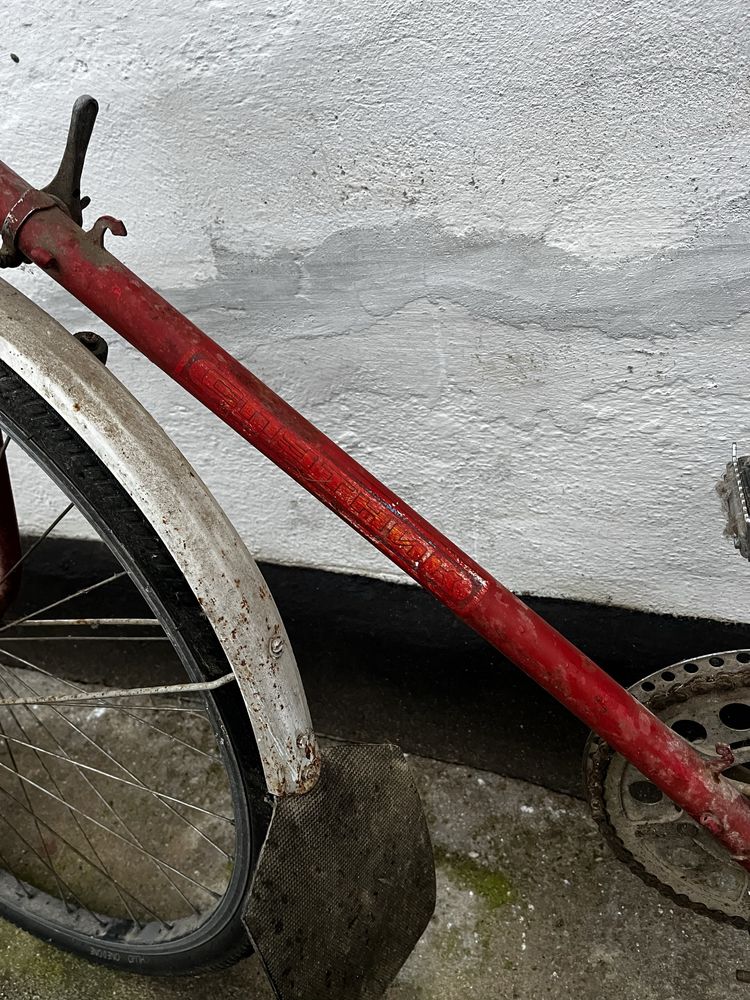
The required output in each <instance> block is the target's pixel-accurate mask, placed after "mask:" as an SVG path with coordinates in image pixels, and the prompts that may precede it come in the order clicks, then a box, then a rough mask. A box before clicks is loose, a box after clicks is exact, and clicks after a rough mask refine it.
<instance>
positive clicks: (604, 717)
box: [0, 164, 750, 869]
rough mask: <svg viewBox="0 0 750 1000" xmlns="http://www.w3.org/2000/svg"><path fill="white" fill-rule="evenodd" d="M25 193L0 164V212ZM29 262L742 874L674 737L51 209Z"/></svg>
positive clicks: (731, 818) (700, 765)
mask: <svg viewBox="0 0 750 1000" xmlns="http://www.w3.org/2000/svg"><path fill="white" fill-rule="evenodd" d="M26 190H27V185H26V184H25V182H24V181H23V180H21V178H19V177H18V176H17V175H16V174H14V173H13V172H12V171H11V170H9V168H7V167H5V166H4V165H3V164H0V217H4V216H5V215H6V213H7V212H8V211H9V210H10V209H11V207H12V206H13V205H14V204H15V203H16V202H17V201H18V199H19V198H20V196H21V195H22V194H23V193H24V192H25V191H26ZM19 246H20V248H21V250H22V251H23V252H24V253H25V254H26V256H27V257H29V258H30V259H31V260H34V261H36V262H37V263H38V264H39V265H40V266H42V267H43V268H44V269H45V270H46V271H47V273H48V274H49V275H50V276H51V277H52V278H54V279H55V281H57V282H59V283H60V284H61V285H62V286H63V287H65V288H67V289H68V291H69V292H71V293H72V294H73V295H74V296H75V297H76V298H77V299H79V300H80V301H81V302H83V303H84V304H85V305H87V306H88V307H89V308H90V309H91V310H93V312H95V313H96V314H97V315H98V316H100V317H101V319H103V320H104V321H105V322H106V323H108V324H109V325H110V326H111V327H112V328H113V329H115V330H117V331H118V333H120V334H121V335H122V336H123V337H124V338H125V339H126V340H128V341H129V342H130V343H131V344H132V345H133V346H134V347H136V348H137V349H138V350H139V351H141V352H142V353H143V354H145V355H146V357H148V358H149V359H150V360H151V361H153V362H154V364H156V365H158V366H159V367H160V368H161V369H163V371H165V372H166V373H167V374H168V375H170V376H171V377H172V378H174V379H175V380H176V381H177V382H178V383H180V384H181V385H182V386H184V387H185V388H186V389H187V390H188V392H190V393H191V394H192V395H194V396H195V397H196V398H197V399H199V400H200V401H201V402H203V403H204V404H205V405H206V406H207V407H208V408H209V409H211V410H212V411H213V412H214V413H216V414H217V415H218V416H219V417H221V419H222V420H224V421H225V422H226V423H227V424H228V425H229V426H230V427H233V428H234V429H235V430H236V431H237V432H238V433H239V434H241V435H242V437H244V438H246V440H248V441H249V442H250V443H251V444H253V445H255V447H256V448H258V449H260V451H262V452H263V453H264V454H265V455H267V456H268V457H269V458H270V459H271V460H272V461H274V462H275V463H276V464H277V465H278V466H279V467H280V468H282V469H283V470H284V471H285V472H287V473H288V474H289V475H290V476H292V478H293V479H295V480H296V481H297V482H298V483H300V484H301V485H302V486H304V487H305V489H307V490H308V491H309V492H310V493H312V494H313V495H314V496H316V497H317V498H318V499H319V500H321V501H322V502H323V503H324V504H326V505H327V506H328V507H329V508H330V509H331V510H333V511H335V513H336V514H338V515H339V517H341V518H343V519H344V520H345V521H346V522H347V523H349V524H350V525H351V526H352V527H354V528H355V529H356V530H357V531H359V532H360V534H362V535H363V536H364V537H365V538H367V539H368V540H369V541H370V542H371V543H372V544H373V545H375V546H376V547H377V548H378V549H380V551H381V552H384V553H385V554H386V555H388V556H389V557H390V558H391V559H392V560H393V562H395V563H396V564H397V565H398V566H400V567H401V568H402V569H404V570H405V571H406V572H407V573H409V574H410V575H411V576H412V577H413V578H414V579H415V580H417V581H418V582H419V583H420V584H421V585H422V586H423V587H425V588H426V589H427V590H429V591H430V592H431V593H433V594H434V595H435V596H436V597H437V598H438V599H439V600H441V601H442V602H443V603H444V604H445V605H446V606H447V607H449V608H450V609H451V610H452V611H453V612H454V613H455V614H456V615H458V617H459V618H461V619H463V620H464V621H465V622H467V623H468V624H469V625H471V626H472V627H473V628H474V629H475V630H476V631H477V632H478V633H479V634H480V635H482V636H484V637H485V638H486V639H487V640H488V641H489V642H491V643H492V644H493V645H494V646H496V647H497V648H498V649H499V650H500V651H501V652H503V653H504V654H505V655H506V656H507V657H508V658H509V659H511V660H513V661H514V662H515V663H517V664H518V666H520V667H521V668H522V669H523V670H525V671H526V673H527V674H529V675H530V676H531V677H533V678H534V680H536V681H537V682H538V683H539V684H540V685H541V686H542V687H544V688H545V689H546V690H547V691H549V692H550V693H551V694H552V695H554V697H555V698H557V699H558V701H560V702H562V704H563V705H565V706H566V707H567V708H568V709H570V711H571V712H573V713H574V714H575V715H577V716H578V718H580V719H581V720H582V721H583V722H585V723H586V725H588V726H590V727H591V728H592V729H593V730H595V731H596V732H597V733H599V735H600V736H601V737H603V738H604V739H605V740H607V742H608V743H610V744H611V745H612V746H613V747H615V748H616V749H617V750H618V751H620V753H622V754H623V755H624V756H625V757H627V758H628V760H630V761H631V762H632V763H633V764H634V765H635V766H636V767H637V768H638V769H639V770H640V771H641V772H642V773H643V774H644V775H645V776H646V777H648V778H650V779H651V780H652V781H653V782H654V783H655V784H656V785H658V786H659V787H660V788H661V789H662V790H663V791H664V792H665V794H666V795H668V796H669V797H670V798H671V799H672V800H673V801H674V802H676V803H677V804H678V805H680V806H681V807H682V808H683V809H685V811H686V812H687V813H689V814H690V815H691V816H693V817H694V818H695V819H697V820H698V821H699V822H701V823H703V825H704V826H706V827H707V829H709V830H710V832H712V833H713V834H714V836H716V838H717V839H718V840H719V841H721V842H722V843H723V844H724V845H725V847H727V848H728V850H729V851H730V852H731V853H732V855H733V856H734V857H735V858H736V859H737V860H738V861H739V863H740V864H742V865H744V866H745V867H746V868H748V869H750V804H748V802H747V801H746V800H745V798H744V797H743V796H742V795H741V794H740V793H739V792H738V791H737V790H736V789H735V788H734V787H733V786H732V785H731V784H729V783H728V782H727V781H725V780H724V779H723V778H721V777H720V776H719V775H717V774H716V772H715V771H714V770H712V769H711V768H710V767H709V766H708V763H707V762H706V761H705V760H704V759H703V758H702V757H701V756H700V755H699V754H698V753H697V752H696V751H695V750H694V749H693V748H692V747H691V746H690V745H689V744H688V743H687V742H685V741H684V740H683V739H682V738H681V737H679V736H678V735H677V734H676V733H674V732H673V731H672V730H671V729H669V728H668V727H667V726H665V725H664V724H663V723H661V722H660V721H659V720H658V719H656V718H655V716H653V715H652V714H651V713H650V712H649V711H648V710H647V709H645V708H644V707H643V706H642V705H641V704H639V702H638V701H636V699H634V698H633V697H632V696H631V695H630V694H629V693H628V692H627V691H625V690H624V689H623V688H622V687H620V685H619V684H617V683H616V682H615V681H614V680H612V678H611V677H610V676H609V675H608V674H606V673H605V672H604V671H603V670H601V669H600V668H599V667H597V666H596V664H595V663H594V662H593V661H592V660H590V659H589V658H588V657H587V656H585V655H584V654H583V653H582V652H581V651H580V650H578V649H576V647H575V646H573V645H572V643H570V642H568V640H567V639H565V638H564V637H563V636H562V635H560V634H559V633H558V632H557V631H556V630H555V629H553V628H552V626H550V625H549V624H547V623H546V622H545V621H544V620H543V619H542V618H540V617H539V616H538V615H537V614H535V613H534V612H533V611H531V610H530V609H529V608H528V607H527V606H526V605H525V604H524V603H523V602H522V601H521V600H519V599H518V598H517V597H515V596H514V595H513V594H512V593H511V592H510V591H508V590H506V588H504V587H503V586H502V585H501V584H500V583H498V582H497V580H495V579H494V578H493V577H492V576H491V575H490V574H489V573H488V572H487V571H486V570H484V569H482V567H481V566H479V565H478V564H477V563H476V562H474V560H472V559H471V558H469V556H467V555H466V554H465V553H463V552H462V551H461V550H460V549H459V548H458V547H457V546H456V545H454V544H453V543H452V542H451V541H450V540H449V539H448V538H446V537H445V536H444V535H442V534H441V533H440V532H439V531H437V530H436V529H435V528H434V527H433V526H432V525H430V524H429V523H428V522H427V521H425V520H424V519H423V518H422V517H420V516H419V514H417V513H416V511H414V510H412V508H411V507H409V506H408V505H407V504H405V503H404V502H403V500H401V499H400V498H399V497H397V496H396V495H395V494H394V493H392V492H391V491H390V490H389V489H387V487H385V486H384V485H383V484H382V483H380V482H378V480H377V479H375V477H374V476H372V475H371V474H370V473H369V472H368V471H367V470H366V469H365V468H363V467H362V466H361V465H359V464H358V463H357V462H355V461H354V460H353V459H352V458H351V457H350V456H348V455H347V454H346V453H345V452H344V451H342V450H341V449H340V448H339V447H338V446H337V445H336V444H334V443H333V441H331V440H330V439H329V438H327V437H326V436H325V435H324V434H322V433H321V432H320V431H319V430H317V428H315V427H314V426H313V425H312V424H311V423H310V422H309V421H307V420H306V419H305V418H304V417H302V416H301V415H300V414H299V413H297V412H296V411H295V410H294V409H293V408H292V407H290V406H289V405H288V404H287V403H286V402H284V400H283V399H281V397H279V396H278V395H277V394H276V393H274V392H273V391H272V390H271V389H269V388H268V386H266V385H264V384H263V383H262V382H261V381H260V380H259V379H257V378H256V377H255V376H254V375H253V374H252V373H251V372H249V371H248V370H247V369H246V368H244V367H243V366H242V365H241V364H239V362H237V361H236V360H235V359H234V358H233V357H232V356H231V355H230V354H228V353H227V352H226V351H224V350H223V349H222V348H221V347H220V346H219V345H218V344H216V343H215V342H214V341H212V340H211V339H210V338H208V337H207V336H206V335H205V334H204V333H202V332H201V331H200V330H199V329H198V328H197V327H196V326H195V325H194V324H193V323H191V322H190V321H189V320H188V319H187V318H186V317H184V316H183V315H182V314H181V313H179V312H178V311H177V310H176V309H174V308H173V307H172V306H170V305H169V303H168V302H166V301H165V300H164V299H163V298H161V296H159V295H158V294H157V293H156V292H154V291H153V289H151V288H150V287H149V286H148V285H146V284H145V283H144V282H143V281H141V280H140V278H138V277H137V276H136V275H135V274H133V272H132V271H130V270H128V269H127V268H126V267H125V266H124V265H123V264H122V263H120V262H119V261H118V260H117V259H116V258H114V257H113V256H112V255H111V254H109V253H108V252H107V251H106V250H104V249H103V248H102V247H101V246H100V245H98V244H97V242H96V241H95V240H93V239H92V238H91V237H90V236H88V235H86V234H84V233H83V231H82V230H81V229H79V228H78V227H77V226H76V225H75V224H74V223H73V222H72V221H71V220H70V219H69V218H68V217H67V216H66V215H65V214H64V212H62V211H61V210H59V209H46V210H43V211H39V212H37V213H36V214H33V215H31V216H30V217H29V218H28V219H27V220H26V221H25V222H24V223H23V226H22V228H21V230H20V234H19Z"/></svg>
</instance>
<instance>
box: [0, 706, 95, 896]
mask: <svg viewBox="0 0 750 1000" xmlns="http://www.w3.org/2000/svg"><path fill="white" fill-rule="evenodd" d="M0 735H2V736H4V735H5V727H4V726H3V725H2V722H0ZM8 753H9V754H10V762H11V764H12V765H13V768H12V769H11V768H8V770H10V771H11V774H15V776H16V777H17V778H18V784H19V786H20V788H21V792H22V793H23V797H24V799H25V800H26V805H27V807H28V810H29V812H30V813H31V815H32V816H33V819H34V826H35V827H36V832H37V836H38V837H39V843H40V844H41V845H42V850H43V851H44V855H45V857H46V859H47V865H48V867H49V869H50V871H51V872H52V874H53V875H54V877H55V881H56V882H57V891H58V893H59V894H60V899H61V900H62V901H63V903H64V904H65V909H66V910H67V911H68V913H70V909H71V908H70V905H69V903H68V900H67V898H66V896H65V892H64V891H63V883H62V880H61V878H60V875H59V874H58V871H57V869H56V868H55V866H54V865H53V864H52V857H51V856H50V853H49V847H48V846H47V841H46V840H45V839H44V837H43V836H42V830H41V827H40V826H39V820H38V817H37V815H36V812H35V811H34V809H33V807H32V805H31V799H30V798H29V791H28V789H27V788H26V786H25V785H24V784H23V781H22V776H21V775H20V774H19V772H18V765H17V764H16V757H15V754H14V753H13V747H11V746H8ZM2 766H3V767H5V766H6V765H4V764H3V765H2ZM67 888H68V891H70V894H71V896H72V897H73V899H77V896H76V894H75V893H74V892H72V891H71V890H70V886H67ZM78 902H79V903H80V902H81V901H80V900H78Z"/></svg>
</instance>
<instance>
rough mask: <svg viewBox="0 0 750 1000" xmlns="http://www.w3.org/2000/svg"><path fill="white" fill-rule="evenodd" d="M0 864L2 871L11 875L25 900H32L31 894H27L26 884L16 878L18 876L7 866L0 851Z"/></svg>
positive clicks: (6, 861)
mask: <svg viewBox="0 0 750 1000" xmlns="http://www.w3.org/2000/svg"><path fill="white" fill-rule="evenodd" d="M0 864H1V865H2V866H3V869H4V870H5V871H6V872H7V874H8V875H12V877H13V878H14V879H15V880H16V885H17V886H18V888H19V889H20V890H21V892H22V893H23V894H24V896H26V898H27V899H32V898H33V897H32V893H30V892H29V890H28V889H27V887H26V884H25V883H24V882H22V881H21V879H20V878H19V877H18V875H16V873H15V872H14V871H13V870H12V868H11V866H10V865H9V864H8V860H7V858H6V857H5V855H4V854H3V852H2V851H0Z"/></svg>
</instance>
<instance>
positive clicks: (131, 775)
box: [0, 653, 230, 860]
mask: <svg viewBox="0 0 750 1000" xmlns="http://www.w3.org/2000/svg"><path fill="white" fill-rule="evenodd" d="M9 655H11V656H12V655H13V654H12V653H11V654H9ZM15 659H19V657H15ZM0 666H2V667H4V668H5V670H10V669H11V668H10V667H9V666H8V665H7V664H5V663H0ZM39 670H40V671H41V672H42V673H47V671H44V670H41V667H40V668H39ZM14 676H16V677H17V678H18V680H19V681H20V682H21V683H22V684H23V685H24V686H25V687H27V688H29V689H30V690H31V691H33V690H34V688H33V687H32V686H31V685H30V684H29V683H28V681H24V680H22V679H21V678H19V677H18V675H17V674H15V675H14ZM48 676H51V675H48ZM66 683H68V682H66ZM47 707H48V708H49V710H50V711H51V712H54V713H55V715H57V716H58V717H59V718H61V719H62V720H63V721H64V722H66V723H67V724H68V725H69V726H70V727H71V728H72V729H73V730H74V731H75V732H76V733H78V734H79V735H80V736H81V737H82V738H83V739H84V740H85V741H86V742H87V743H90V744H91V745H92V746H93V747H95V748H96V749H97V750H98V751H99V752H100V753H102V754H104V756H105V757H106V758H107V760H109V761H111V762H112V763H113V764H114V765H115V767H119V768H121V769H122V770H123V771H124V772H125V774H127V775H128V777H129V778H132V779H133V781H134V782H135V783H136V784H137V785H138V787H140V788H143V789H144V790H145V791H148V792H151V793H152V794H153V789H152V788H151V787H150V786H149V785H147V784H145V782H143V781H141V779H140V778H139V777H138V775H137V774H134V773H133V772H132V771H131V770H130V769H129V768H127V767H126V766H125V765H124V764H123V763H121V761H119V760H117V759H116V758H115V757H113V756H112V754H111V753H110V752H109V751H108V750H107V749H106V748H105V747H103V746H102V745H101V744H100V743H97V742H96V740H94V739H92V737H90V736H89V735H88V733H85V732H84V731H83V730H82V729H81V728H80V727H79V726H77V725H76V724H75V723H74V722H71V721H70V719H68V718H67V717H66V716H64V715H63V714H62V712H61V711H60V710H59V709H58V708H56V707H55V706H54V705H48V706H47ZM26 711H27V712H29V713H30V714H31V715H32V716H33V717H34V718H38V715H37V713H35V712H34V711H33V710H32V709H31V708H29V707H28V706H27V707H26ZM126 714H130V713H126ZM135 718H137V716H136V717H135ZM139 721H142V720H139ZM40 724H42V723H41V722H40ZM144 725H150V724H149V723H144ZM150 728H151V729H156V728H157V727H155V726H150ZM157 731H158V732H162V730H160V729H157ZM164 735H166V736H169V735H170V734H169V733H165V734H164ZM173 738H174V737H173ZM180 742H182V741H180ZM61 749H62V747H61ZM205 756H207V757H208V756H210V755H209V754H206V755H205ZM212 759H218V758H212ZM161 802H162V805H163V806H164V808H165V809H167V810H168V811H169V812H171V813H172V814H173V815H175V816H177V817H178V819H180V820H181V821H182V822H183V823H185V824H186V825H187V826H189V827H190V829H191V830H193V831H194V832H195V833H197V834H198V836H199V837H201V838H202V839H203V840H205V841H206V842H207V843H209V844H210V845H211V846H212V847H214V848H215V849H216V850H217V851H219V852H220V853H221V854H223V855H224V857H225V858H227V860H230V856H229V854H227V852H226V851H225V850H224V849H223V848H221V847H219V845H218V844H215V843H214V842H213V840H211V838H210V837H209V836H208V835H207V834H205V833H204V832H203V830H201V829H200V828H199V827H197V826H196V825H195V824H194V823H192V822H191V821H190V820H189V819H188V818H187V816H183V815H182V813H181V812H178V811H177V809H175V808H174V806H172V805H170V803H169V802H167V801H164V800H161Z"/></svg>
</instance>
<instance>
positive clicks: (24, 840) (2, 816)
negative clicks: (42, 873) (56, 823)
mask: <svg viewBox="0 0 750 1000" xmlns="http://www.w3.org/2000/svg"><path fill="white" fill-rule="evenodd" d="M0 792H2V793H3V794H4V795H7V796H8V798H9V799H11V800H12V801H13V802H15V803H16V805H18V806H20V807H21V809H23V811H24V812H27V813H29V815H31V816H32V818H33V819H34V822H35V823H37V824H38V825H39V824H40V825H41V826H45V827H47V829H48V830H50V827H49V824H47V823H45V822H44V820H43V819H41V818H39V819H37V817H36V816H35V814H34V812H33V810H30V809H28V808H27V807H26V806H25V805H24V804H23V803H22V802H19V800H18V799H17V798H16V797H15V795H11V794H10V792H9V791H8V790H7V789H6V788H3V786H2V785H0ZM0 819H2V821H3V822H4V823H5V824H6V825H7V826H9V827H10V828H11V830H12V831H13V833H15V835H16V836H17V837H18V839H19V840H20V841H21V843H22V844H25V845H26V847H27V848H28V849H29V850H30V851H31V853H32V854H33V855H34V857H35V858H36V859H37V861H39V862H41V864H42V865H43V867H44V868H47V869H48V870H49V871H50V872H51V873H52V875H53V876H54V877H55V880H56V881H57V882H58V884H59V882H60V876H59V875H58V874H57V872H56V871H55V869H54V867H53V865H52V863H51V861H47V860H45V859H44V858H43V857H42V855H41V854H40V853H39V851H38V850H37V849H36V848H35V847H34V845H33V844H32V843H31V841H29V840H27V838H26V837H24V835H23V834H22V833H21V831H20V830H19V829H18V827H17V826H14V824H13V823H11V821H10V820H9V819H8V817H7V816H6V815H5V813H4V812H0ZM50 832H51V833H53V834H54V835H55V836H57V837H59V839H60V840H61V841H63V843H67V841H65V838H64V837H60V836H59V834H57V833H55V831H54V830H50ZM42 843H44V841H42ZM69 846H70V845H69ZM45 853H47V857H49V854H48V852H45ZM79 853H80V852H79ZM6 870H8V871H9V869H6ZM11 874H12V875H13V878H15V880H16V882H18V883H19V885H21V884H22V883H21V882H20V880H19V879H18V877H17V876H16V875H15V873H13V872H11ZM65 887H66V888H67V890H68V892H69V893H70V895H71V896H72V897H73V899H75V900H76V902H77V903H78V904H79V905H80V908H81V909H82V910H86V912H87V913H90V914H91V916H92V917H93V918H94V920H96V922H97V923H98V924H99V925H100V926H102V927H105V926H106V925H105V924H104V923H103V922H102V920H101V918H100V917H98V916H97V914H96V913H94V912H93V911H92V910H90V909H89V908H88V907H87V906H85V905H84V904H83V903H82V902H81V900H80V899H79V898H78V896H77V895H76V894H75V892H73V890H72V889H71V888H70V886H69V885H68V884H67V882H66V883H65ZM25 891H26V895H27V897H28V898H29V899H33V894H32V895H29V892H28V890H25ZM60 899H61V900H62V902H63V904H64V905H65V909H66V910H67V911H68V913H70V911H71V907H70V905H69V904H68V901H67V899H66V898H65V896H64V894H62V893H61V894H60Z"/></svg>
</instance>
